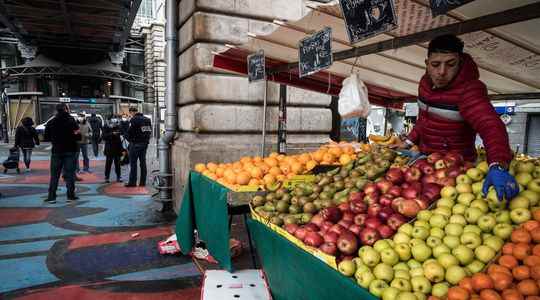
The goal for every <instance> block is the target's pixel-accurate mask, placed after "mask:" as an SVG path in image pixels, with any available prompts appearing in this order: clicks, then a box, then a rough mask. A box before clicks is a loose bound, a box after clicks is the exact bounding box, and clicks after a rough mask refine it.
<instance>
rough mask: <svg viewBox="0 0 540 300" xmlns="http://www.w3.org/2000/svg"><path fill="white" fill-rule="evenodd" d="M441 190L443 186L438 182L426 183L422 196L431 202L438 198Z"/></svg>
mask: <svg viewBox="0 0 540 300" xmlns="http://www.w3.org/2000/svg"><path fill="white" fill-rule="evenodd" d="M440 192H441V187H440V186H439V185H438V184H436V183H426V184H424V185H423V188H422V196H424V197H426V198H427V199H428V200H429V201H430V202H433V201H434V200H436V199H437V198H438V197H439V195H440Z"/></svg>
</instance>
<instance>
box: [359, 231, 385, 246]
mask: <svg viewBox="0 0 540 300" xmlns="http://www.w3.org/2000/svg"><path fill="white" fill-rule="evenodd" d="M380 238H381V235H380V234H379V232H378V231H377V230H376V229H373V228H364V230H362V232H360V240H361V241H362V244H363V245H368V246H372V245H373V244H375V242H376V241H378V240H379V239H380Z"/></svg>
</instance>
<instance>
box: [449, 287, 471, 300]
mask: <svg viewBox="0 0 540 300" xmlns="http://www.w3.org/2000/svg"><path fill="white" fill-rule="evenodd" d="M447 299H448V300H468V299H469V292H468V291H467V290H466V289H464V288H461V287H459V286H454V287H452V288H450V289H449V290H448V294H447Z"/></svg>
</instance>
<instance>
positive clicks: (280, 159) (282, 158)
mask: <svg viewBox="0 0 540 300" xmlns="http://www.w3.org/2000/svg"><path fill="white" fill-rule="evenodd" d="M276 159H277V160H278V161H282V160H284V159H285V155H283V154H280V155H278V156H276Z"/></svg>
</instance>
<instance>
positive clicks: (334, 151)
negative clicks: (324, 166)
mask: <svg viewBox="0 0 540 300" xmlns="http://www.w3.org/2000/svg"><path fill="white" fill-rule="evenodd" d="M328 153H330V154H333V155H334V156H335V157H339V156H341V154H343V151H341V147H331V148H330V149H329V150H328Z"/></svg>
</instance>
